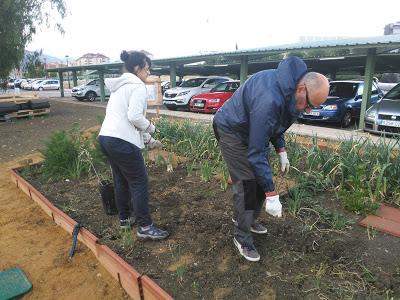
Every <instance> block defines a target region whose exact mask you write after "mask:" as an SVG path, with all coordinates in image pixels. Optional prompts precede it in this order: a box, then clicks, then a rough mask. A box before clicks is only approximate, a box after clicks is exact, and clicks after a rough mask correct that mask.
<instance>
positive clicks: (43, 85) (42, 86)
mask: <svg viewBox="0 0 400 300" xmlns="http://www.w3.org/2000/svg"><path fill="white" fill-rule="evenodd" d="M59 89H60V81H58V80H57V79H46V80H43V81H41V82H39V83H37V84H35V85H34V90H37V91H43V90H59Z"/></svg>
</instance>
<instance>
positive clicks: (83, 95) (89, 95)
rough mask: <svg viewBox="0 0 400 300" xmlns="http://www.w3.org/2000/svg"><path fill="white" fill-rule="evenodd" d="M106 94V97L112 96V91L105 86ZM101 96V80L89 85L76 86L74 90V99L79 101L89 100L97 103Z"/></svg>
mask: <svg viewBox="0 0 400 300" xmlns="http://www.w3.org/2000/svg"><path fill="white" fill-rule="evenodd" d="M104 93H105V96H106V97H109V96H110V90H109V89H108V88H107V87H106V86H104ZM98 96H100V80H99V79H95V80H92V81H90V82H89V83H88V84H83V85H79V86H75V87H73V88H72V97H75V98H76V99H78V100H79V101H82V100H84V99H87V100H89V101H91V102H92V101H95V100H96V97H98Z"/></svg>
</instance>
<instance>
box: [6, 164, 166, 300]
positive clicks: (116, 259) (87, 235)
mask: <svg viewBox="0 0 400 300" xmlns="http://www.w3.org/2000/svg"><path fill="white" fill-rule="evenodd" d="M10 173H11V180H12V181H13V182H14V183H15V184H16V185H17V187H18V188H19V189H21V190H22V191H23V192H24V193H25V194H27V195H28V196H29V198H31V199H32V200H33V201H35V202H36V203H37V204H38V205H39V206H40V207H41V208H42V209H43V211H44V212H45V213H46V214H47V215H49V216H50V217H51V218H52V219H53V221H54V222H55V223H56V224H57V225H59V226H61V227H62V228H64V229H65V230H66V231H67V232H68V233H69V234H71V235H72V232H73V230H74V227H75V225H76V224H77V222H76V221H75V220H73V219H72V218H71V217H69V216H68V215H67V214H65V213H64V212H63V211H61V210H60V209H58V208H57V207H55V206H54V205H53V204H52V203H51V202H50V201H49V200H47V199H46V197H45V196H43V195H42V194H41V193H40V192H39V191H38V190H37V189H36V188H34V187H33V186H32V185H31V184H30V183H29V182H27V181H26V180H25V179H23V178H22V177H21V176H19V174H18V169H11V170H10ZM78 240H79V241H80V242H82V243H83V244H85V245H86V246H87V247H88V248H89V249H90V250H91V251H92V252H93V254H94V255H95V256H96V258H97V259H98V260H99V262H100V263H101V264H102V265H103V266H104V267H105V268H106V270H107V271H108V272H109V273H110V274H111V275H112V276H113V277H114V278H115V279H116V280H118V282H119V283H120V285H121V286H122V288H123V289H124V290H125V291H126V292H127V293H128V295H129V296H130V297H131V298H133V299H138V300H139V299H140V300H148V299H150V300H155V299H157V300H163V299H165V300H170V299H173V298H172V297H171V296H170V295H168V293H167V292H165V291H164V290H163V289H162V288H160V287H159V286H158V285H157V284H156V283H155V282H154V281H153V280H152V279H151V278H149V277H148V276H147V275H144V274H140V273H139V272H138V271H136V270H135V269H134V268H133V267H132V266H131V265H129V264H128V263H127V262H126V261H124V260H123V259H122V258H121V257H120V256H118V255H117V254H116V253H115V252H114V251H112V250H111V249H110V248H109V247H108V246H106V245H102V244H100V243H99V242H98V239H97V237H96V236H95V235H93V234H92V233H91V232H90V231H89V230H87V229H85V228H81V230H80V231H79V234H78Z"/></svg>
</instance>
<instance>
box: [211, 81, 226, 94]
mask: <svg viewBox="0 0 400 300" xmlns="http://www.w3.org/2000/svg"><path fill="white" fill-rule="evenodd" d="M227 88H228V83H227V82H224V83H220V84H218V85H217V86H216V87H214V88H213V89H212V90H211V91H210V92H225V91H226V90H227Z"/></svg>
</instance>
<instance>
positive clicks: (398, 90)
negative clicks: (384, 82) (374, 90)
mask: <svg viewBox="0 0 400 300" xmlns="http://www.w3.org/2000/svg"><path fill="white" fill-rule="evenodd" d="M364 130H365V131H369V132H374V133H388V134H395V135H399V134H400V84H398V85H396V86H395V87H394V88H392V89H391V90H390V91H389V92H387V94H386V95H385V96H383V98H382V100H380V101H379V102H377V103H375V104H374V105H372V106H371V107H370V108H369V109H368V110H367V111H366V113H365V119H364Z"/></svg>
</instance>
